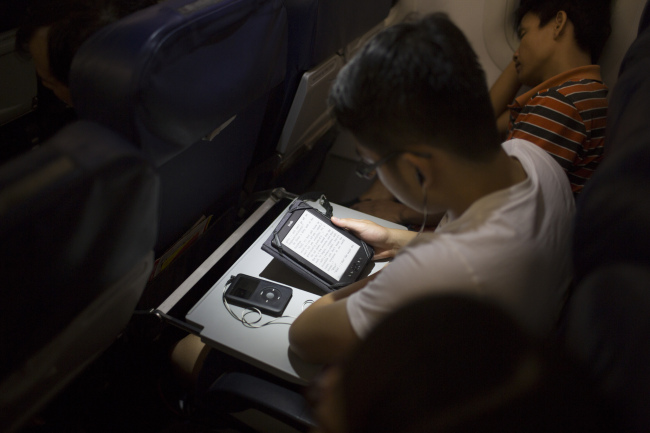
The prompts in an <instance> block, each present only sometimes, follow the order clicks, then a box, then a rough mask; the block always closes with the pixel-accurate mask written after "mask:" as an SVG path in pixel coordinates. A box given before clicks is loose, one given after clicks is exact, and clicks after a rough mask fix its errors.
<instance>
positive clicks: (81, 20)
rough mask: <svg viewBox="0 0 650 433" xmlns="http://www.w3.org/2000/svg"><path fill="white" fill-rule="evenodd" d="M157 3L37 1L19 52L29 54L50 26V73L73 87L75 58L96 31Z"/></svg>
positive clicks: (23, 27) (20, 33)
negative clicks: (37, 36)
mask: <svg viewBox="0 0 650 433" xmlns="http://www.w3.org/2000/svg"><path fill="white" fill-rule="evenodd" d="M155 3H156V1H154V0H64V1H60V0H33V1H32V2H31V4H30V6H29V7H28V13H27V15H26V16H25V18H24V20H23V23H22V24H21V26H20V27H19V28H18V31H17V33H16V50H17V51H18V52H19V53H23V54H27V53H29V43H30V42H31V40H32V39H33V37H34V34H35V33H36V31H37V30H38V29H39V28H41V27H49V28H50V30H49V33H48V57H49V63H50V73H51V74H52V75H53V76H54V78H56V79H57V80H59V81H60V82H61V83H63V84H66V85H68V84H69V82H68V81H69V75H70V66H71V65H72V59H73V58H74V56H75V54H76V53H77V51H78V50H79V48H80V47H81V45H82V44H83V43H84V42H85V41H86V40H87V39H88V38H89V37H90V36H91V35H92V34H94V33H95V32H97V31H98V30H99V29H101V28H103V27H104V26H106V25H108V24H111V23H112V22H115V21H117V20H118V19H120V18H122V17H124V16H126V15H128V14H130V13H132V12H135V11H136V10H138V9H141V8H144V7H147V6H150V5H153V4H155Z"/></svg>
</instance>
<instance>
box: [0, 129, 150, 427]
mask: <svg viewBox="0 0 650 433" xmlns="http://www.w3.org/2000/svg"><path fill="white" fill-rule="evenodd" d="M158 187H159V183H158V178H157V176H156V174H155V172H154V170H153V169H152V167H151V165H150V164H149V163H148V162H147V161H145V160H144V159H143V158H142V156H141V155H140V154H139V152H137V151H136V150H135V149H134V148H133V146H132V145H130V144H129V143H127V142H126V141H125V140H124V139H123V138H121V137H120V136H118V135H117V134H115V133H113V132H111V131H109V130H108V129H106V128H104V127H101V126H99V125H97V124H92V123H87V122H77V123H74V124H72V125H70V126H68V127H66V128H64V129H63V130H62V131H60V132H59V133H58V134H57V135H56V136H54V137H53V138H52V139H51V140H50V141H48V142H47V143H45V144H44V145H43V146H42V147H41V148H39V149H37V150H34V151H32V152H29V153H27V154H24V155H22V156H20V157H18V158H16V159H14V160H12V161H10V162H8V163H6V164H5V165H3V166H2V167H0V281H2V284H0V293H1V296H2V305H3V307H2V314H0V347H2V350H1V351H0V430H1V431H12V430H14V429H16V428H18V427H19V426H20V425H21V424H22V423H23V422H25V421H26V420H28V419H29V417H30V416H31V415H32V414H34V413H35V412H36V411H37V410H38V409H39V408H41V407H42V406H43V405H44V404H45V403H46V402H47V401H48V400H49V399H50V398H52V397H53V396H54V395H55V394H56V393H57V392H58V391H59V390H61V389H62V388H63V387H64V386H65V385H66V383H68V382H69V381H70V380H71V379H72V378H74V377H75V376H76V375H77V374H78V373H79V372H80V371H81V370H82V369H83V367H84V366H85V365H86V364H88V363H89V362H90V361H91V360H92V359H93V358H94V357H95V356H97V355H98V354H99V353H101V352H102V351H103V350H104V349H105V348H107V347H108V346H109V345H110V344H111V343H112V342H113V340H114V339H115V338H116V336H117V335H118V334H119V332H120V331H121V330H122V328H123V327H124V326H125V325H126V323H127V322H128V320H129V318H130V317H131V315H132V313H133V310H134V308H135V306H136V303H137V301H138V299H139V298H140V295H141V294H142V291H143V290H144V287H145V285H146V282H147V280H148V277H149V275H150V273H151V269H152V266H153V253H152V250H153V245H154V242H155V239H156V222H157V216H158V214H157V211H158Z"/></svg>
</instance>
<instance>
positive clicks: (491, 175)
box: [448, 150, 528, 216]
mask: <svg viewBox="0 0 650 433" xmlns="http://www.w3.org/2000/svg"><path fill="white" fill-rule="evenodd" d="M456 175H457V178H456V181H455V182H454V184H455V186H454V187H453V191H452V190H450V194H449V196H448V198H449V206H448V209H449V210H450V211H451V212H452V215H454V216H459V215H461V214H462V213H464V212H465V211H466V210H467V208H469V207H470V206H471V205H472V204H473V203H474V202H476V201H477V200H479V199H481V198H483V197H485V196H487V195H489V194H492V193H494V192H496V191H499V190H502V189H506V188H510V187H511V186H513V185H516V184H518V183H520V182H523V181H524V180H526V178H527V177H528V175H527V174H526V172H525V171H524V169H523V167H522V165H521V163H520V162H519V161H518V160H517V159H515V158H512V157H510V156H509V155H508V154H507V153H505V151H503V150H501V151H500V152H499V154H498V155H497V156H496V157H495V159H494V160H492V161H490V162H488V163H470V164H463V165H461V167H460V168H459V169H458V170H457V171H456Z"/></svg>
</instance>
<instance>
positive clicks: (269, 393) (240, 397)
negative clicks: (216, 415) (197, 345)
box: [205, 372, 316, 431]
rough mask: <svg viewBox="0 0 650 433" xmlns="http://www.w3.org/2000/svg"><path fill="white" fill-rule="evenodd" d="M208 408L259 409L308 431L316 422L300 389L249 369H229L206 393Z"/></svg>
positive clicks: (225, 409) (234, 410) (292, 425)
mask: <svg viewBox="0 0 650 433" xmlns="http://www.w3.org/2000/svg"><path fill="white" fill-rule="evenodd" d="M205 404H206V408H207V409H208V411H210V410H218V411H222V412H223V411H226V412H228V413H232V412H239V411H243V410H245V409H257V410H259V411H260V412H262V413H265V414H267V415H270V416H272V417H274V418H276V419H278V420H279V421H281V422H283V423H285V424H287V425H289V426H291V427H293V428H295V429H297V430H299V431H308V430H309V429H311V428H313V427H315V425H316V423H315V421H314V418H313V417H312V414H311V409H310V407H309V405H308V403H307V400H306V399H305V398H304V397H303V396H302V395H301V394H300V393H298V392H296V391H293V390H291V389H288V388H285V387H282V386H280V385H278V384H275V383H272V382H269V381H267V380H264V379H262V378H259V377H256V376H252V375H250V374H245V373H238V372H232V373H225V374H224V375H222V376H221V377H219V379H217V380H216V381H215V382H214V383H213V384H212V386H210V389H209V390H208V392H207V393H206V396H205Z"/></svg>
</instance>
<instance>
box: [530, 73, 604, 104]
mask: <svg viewBox="0 0 650 433" xmlns="http://www.w3.org/2000/svg"><path fill="white" fill-rule="evenodd" d="M608 92H609V89H608V88H607V86H606V85H605V84H604V83H603V82H602V81H598V80H594V79H590V78H584V79H572V80H568V81H565V82H563V83H561V84H558V85H556V86H552V87H549V88H547V89H544V90H541V91H540V92H538V93H537V94H536V95H535V96H533V98H531V101H533V100H535V98H550V99H557V100H560V101H562V102H564V103H569V104H571V105H575V104H576V103H578V102H580V101H583V100H587V99H589V100H594V99H601V100H603V101H605V102H606V101H607V93H608ZM536 102H537V103H539V100H537V101H536Z"/></svg>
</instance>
